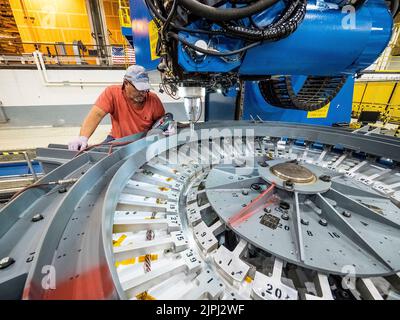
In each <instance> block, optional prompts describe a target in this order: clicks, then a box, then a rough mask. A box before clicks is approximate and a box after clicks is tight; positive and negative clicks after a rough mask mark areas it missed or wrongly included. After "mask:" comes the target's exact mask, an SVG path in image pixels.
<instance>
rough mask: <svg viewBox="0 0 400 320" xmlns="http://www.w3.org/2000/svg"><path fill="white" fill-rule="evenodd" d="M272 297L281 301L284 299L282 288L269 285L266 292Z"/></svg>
mask: <svg viewBox="0 0 400 320" xmlns="http://www.w3.org/2000/svg"><path fill="white" fill-rule="evenodd" d="M265 292H266V293H268V294H269V295H270V296H272V297H274V298H276V299H281V298H282V296H283V295H282V290H281V289H280V288H277V287H274V286H273V285H272V284H271V283H267V289H266V290H265Z"/></svg>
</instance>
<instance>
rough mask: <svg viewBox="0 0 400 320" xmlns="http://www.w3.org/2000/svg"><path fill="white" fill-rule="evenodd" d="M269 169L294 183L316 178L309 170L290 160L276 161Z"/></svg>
mask: <svg viewBox="0 0 400 320" xmlns="http://www.w3.org/2000/svg"><path fill="white" fill-rule="evenodd" d="M270 170H271V172H272V173H273V174H274V175H276V176H277V177H279V178H281V179H283V180H290V181H293V182H296V183H312V182H315V181H316V179H317V178H316V177H315V175H314V173H312V172H311V170H309V169H307V168H306V167H303V166H301V165H299V164H296V163H291V162H284V163H278V164H276V165H274V166H273V167H271V169H270Z"/></svg>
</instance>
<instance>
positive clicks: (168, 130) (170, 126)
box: [163, 121, 176, 137]
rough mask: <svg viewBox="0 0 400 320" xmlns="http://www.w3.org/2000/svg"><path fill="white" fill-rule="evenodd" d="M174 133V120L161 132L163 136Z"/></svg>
mask: <svg viewBox="0 0 400 320" xmlns="http://www.w3.org/2000/svg"><path fill="white" fill-rule="evenodd" d="M174 134H176V122H175V121H174V122H173V123H171V124H170V125H169V126H168V129H167V130H165V131H164V132H163V135H164V136H167V137H168V136H172V135H174Z"/></svg>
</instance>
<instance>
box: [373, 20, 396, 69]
mask: <svg viewBox="0 0 400 320" xmlns="http://www.w3.org/2000/svg"><path fill="white" fill-rule="evenodd" d="M399 40H400V24H399V23H397V24H395V27H394V31H393V35H392V39H391V40H390V43H389V45H388V46H387V48H386V49H385V51H384V52H383V53H382V55H381V56H380V57H379V58H378V60H377V61H376V62H375V63H374V64H373V66H372V68H370V69H372V70H374V71H375V72H387V73H391V72H392V73H393V72H396V73H397V72H400V56H394V55H393V53H394V49H395V48H398V47H399Z"/></svg>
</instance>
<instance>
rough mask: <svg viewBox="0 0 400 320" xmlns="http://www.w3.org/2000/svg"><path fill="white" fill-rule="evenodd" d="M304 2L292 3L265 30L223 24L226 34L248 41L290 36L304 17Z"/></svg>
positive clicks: (273, 39)
mask: <svg viewBox="0 0 400 320" xmlns="http://www.w3.org/2000/svg"><path fill="white" fill-rule="evenodd" d="M306 7H307V3H306V1H302V2H293V3H292V4H291V5H289V6H288V7H287V9H286V10H285V12H284V14H283V15H282V16H281V18H280V19H278V21H276V22H275V23H272V24H271V25H269V26H268V27H267V28H265V29H261V30H260V29H254V28H246V27H240V26H233V25H228V24H223V27H224V29H225V30H226V31H227V34H229V35H232V36H236V37H239V38H242V39H243V38H244V39H246V40H248V41H268V40H269V41H276V40H280V39H283V38H285V37H287V36H289V35H290V34H292V33H293V32H294V31H295V30H296V29H297V27H298V26H299V24H300V23H301V21H303V19H304V17H305V15H306Z"/></svg>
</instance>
